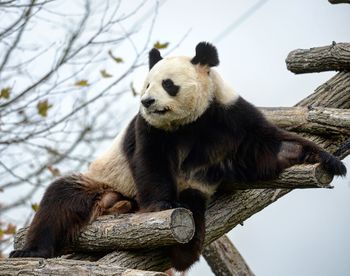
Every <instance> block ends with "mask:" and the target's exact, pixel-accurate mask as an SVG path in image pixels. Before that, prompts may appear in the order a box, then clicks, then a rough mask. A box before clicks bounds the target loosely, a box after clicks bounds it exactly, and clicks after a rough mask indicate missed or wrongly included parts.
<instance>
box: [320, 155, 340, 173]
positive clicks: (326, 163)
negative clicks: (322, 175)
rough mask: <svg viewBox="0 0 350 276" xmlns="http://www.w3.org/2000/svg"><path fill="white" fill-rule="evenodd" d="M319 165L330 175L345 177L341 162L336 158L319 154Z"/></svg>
mask: <svg viewBox="0 0 350 276" xmlns="http://www.w3.org/2000/svg"><path fill="white" fill-rule="evenodd" d="M320 158H321V165H322V167H323V168H324V169H325V170H326V171H327V172H328V173H330V174H333V175H339V176H345V175H346V167H345V165H344V163H343V162H342V161H340V160H339V159H338V158H337V157H335V156H333V155H331V154H329V153H327V152H321V153H320Z"/></svg>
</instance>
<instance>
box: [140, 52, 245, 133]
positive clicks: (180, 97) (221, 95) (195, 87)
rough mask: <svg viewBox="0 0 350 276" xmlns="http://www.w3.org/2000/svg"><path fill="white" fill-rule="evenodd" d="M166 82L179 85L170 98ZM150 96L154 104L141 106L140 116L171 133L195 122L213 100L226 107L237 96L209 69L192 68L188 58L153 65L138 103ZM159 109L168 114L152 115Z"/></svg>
mask: <svg viewBox="0 0 350 276" xmlns="http://www.w3.org/2000/svg"><path fill="white" fill-rule="evenodd" d="M208 73H209V74H208ZM166 79H171V80H172V81H173V82H174V84H175V85H178V86H180V91H179V92H178V94H177V95H176V96H170V95H169V94H168V93H167V92H166V91H165V90H164V88H163V87H162V81H163V80H166ZM149 97H152V98H153V99H155V103H154V104H153V105H151V107H149V108H145V107H144V106H142V105H141V106H140V111H141V114H142V116H143V117H144V118H145V120H146V121H147V122H148V123H149V124H151V125H153V126H154V127H156V128H161V129H164V130H169V131H171V130H176V129H177V128H178V127H179V126H181V125H186V124H188V123H190V122H193V121H195V120H197V119H198V117H200V116H201V115H202V114H203V113H204V112H205V110H206V109H207V108H208V106H209V105H210V102H211V101H212V100H213V99H214V98H215V99H217V100H218V102H220V103H222V104H224V105H229V104H233V103H234V102H235V101H236V100H237V99H238V97H239V96H238V94H237V93H236V92H235V91H234V90H233V89H232V88H231V87H230V86H229V85H227V84H226V83H225V82H224V81H223V80H222V78H221V77H220V76H219V74H218V73H217V72H216V71H215V70H213V69H210V68H209V67H208V66H201V65H193V64H192V63H191V58H189V57H170V58H164V59H162V60H161V61H159V62H158V63H156V64H155V65H154V67H153V68H152V69H151V71H150V72H149V74H148V76H147V79H146V81H145V84H144V87H143V89H142V92H141V100H142V99H146V98H149ZM161 110H168V111H167V112H166V113H165V114H158V113H154V111H161Z"/></svg>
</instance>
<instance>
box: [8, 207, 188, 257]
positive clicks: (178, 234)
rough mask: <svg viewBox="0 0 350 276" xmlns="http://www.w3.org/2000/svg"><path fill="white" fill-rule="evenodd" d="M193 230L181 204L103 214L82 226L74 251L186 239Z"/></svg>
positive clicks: (19, 237)
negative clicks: (153, 211) (155, 208)
mask: <svg viewBox="0 0 350 276" xmlns="http://www.w3.org/2000/svg"><path fill="white" fill-rule="evenodd" d="M27 230H28V229H27V228H23V229H21V230H20V231H18V233H17V234H16V236H15V241H14V247H15V248H16V249H20V248H23V245H24V241H25V235H26V233H27ZM193 234H194V222H193V217H192V214H191V212H190V211H188V210H187V209H184V208H178V209H173V210H166V211H162V212H157V213H144V214H126V215H119V216H103V217H100V218H98V219H97V220H96V221H94V222H93V223H91V224H90V225H88V226H87V227H85V229H84V230H83V232H82V233H81V234H80V236H79V238H78V240H77V242H76V244H75V245H73V248H74V251H83V252H84V251H93V252H96V251H97V252H98V251H104V252H109V251H111V250H115V249H133V248H154V247H162V246H166V245H171V244H176V243H186V242H189V241H190V240H191V238H192V237H193Z"/></svg>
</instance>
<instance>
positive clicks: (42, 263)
mask: <svg viewBox="0 0 350 276" xmlns="http://www.w3.org/2000/svg"><path fill="white" fill-rule="evenodd" d="M0 267H1V271H0V275H14V274H16V275H33V276H35V275H57V276H59V275H62V276H63V275H101V276H102V275H123V276H127V275H130V276H131V275H145V276H165V273H161V272H152V271H140V270H134V269H129V268H123V267H118V266H115V265H110V264H106V263H104V264H102V263H99V262H89V261H77V260H74V261H73V260H66V259H41V258H40V259H38V258H32V259H30V258H28V259H6V260H0ZM14 272H15V273H14Z"/></svg>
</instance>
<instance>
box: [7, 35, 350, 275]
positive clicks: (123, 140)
mask: <svg viewBox="0 0 350 276" xmlns="http://www.w3.org/2000/svg"><path fill="white" fill-rule="evenodd" d="M218 64H219V58H218V53H217V50H216V48H215V47H214V46H213V45H211V44H210V43H207V42H201V43H199V44H198V45H197V46H196V49H195V56H194V57H185V56H176V57H167V58H162V57H161V55H160V52H159V51H158V50H157V49H152V50H151V51H150V52H149V69H150V71H149V73H148V75H147V78H146V80H145V83H144V87H143V89H142V92H141V98H140V109H139V112H138V114H136V115H135V117H134V118H133V119H132V121H131V122H130V123H129V125H128V126H127V127H126V128H125V129H124V130H123V131H121V133H120V134H119V135H118V136H117V137H116V139H115V140H114V141H113V143H112V146H111V147H110V148H109V149H108V150H107V151H106V152H105V153H103V154H102V155H101V156H100V157H98V158H97V159H96V160H95V161H94V162H92V164H91V165H90V167H89V169H88V171H87V172H85V173H82V174H75V175H71V176H66V177H62V178H60V179H57V180H56V181H54V182H53V183H52V184H51V185H50V186H49V187H48V189H47V190H46V192H45V194H44V197H43V199H42V201H41V203H40V208H39V210H38V212H37V213H36V215H35V217H34V219H33V222H32V223H31V226H30V229H29V232H28V235H27V239H26V243H25V246H24V248H23V249H22V250H15V251H13V252H12V253H11V254H10V256H11V257H53V256H57V255H59V254H61V253H62V250H63V248H64V247H65V245H67V243H71V242H72V241H73V240H74V239H75V238H76V236H77V235H78V233H79V231H80V230H81V228H82V227H83V226H84V225H86V224H87V223H89V222H91V221H92V220H93V219H95V218H96V216H99V215H101V214H105V213H108V212H111V211H113V210H115V211H118V208H119V207H120V202H124V203H125V202H128V204H126V205H125V204H124V205H123V204H122V205H123V206H127V208H126V209H125V210H124V211H126V212H132V211H140V212H153V211H160V210H164V209H169V208H175V207H179V206H182V207H186V208H188V209H190V210H191V211H192V213H193V217H194V221H195V227H196V231H195V235H194V237H193V239H192V240H191V241H190V242H189V243H188V244H179V245H176V246H172V247H170V248H168V254H169V256H170V258H171V261H172V264H173V266H174V268H176V269H177V270H186V269H187V268H189V267H190V266H191V265H192V264H193V263H194V262H195V261H196V260H198V258H199V255H200V253H201V250H202V246H203V240H204V232H205V229H204V227H205V218H204V213H205V209H206V205H207V202H208V200H209V199H210V197H211V196H212V195H213V194H214V193H215V192H216V191H217V189H218V187H219V186H220V184H221V183H222V182H223V181H225V182H228V181H229V182H232V183H234V182H237V181H245V182H249V181H258V180H270V179H275V178H277V177H278V176H279V174H280V173H281V172H282V171H283V170H284V169H285V168H287V167H290V166H292V165H294V164H301V163H316V162H320V163H321V164H322V166H323V168H324V169H325V170H326V171H327V172H329V173H330V174H333V175H345V174H346V168H345V166H344V164H343V163H342V162H341V161H340V160H338V159H337V158H336V157H335V156H333V155H331V154H329V153H327V152H326V151H324V150H323V149H321V148H320V147H318V146H317V145H316V144H315V143H313V142H311V141H308V140H305V139H303V138H301V137H299V136H297V135H295V134H292V133H289V132H286V131H284V130H282V129H280V128H278V127H276V126H274V125H273V124H271V123H270V122H268V121H267V120H266V119H265V118H264V116H263V115H262V114H261V112H260V111H259V110H258V109H257V108H256V107H254V106H253V105H252V104H250V103H248V102H247V101H245V100H244V99H243V98H242V97H241V96H239V95H238V94H237V93H236V92H235V91H234V90H233V89H232V88H231V87H230V86H229V85H228V84H227V83H226V82H225V81H224V80H223V79H222V78H221V77H220V75H219V74H218V72H217V71H215V70H214V69H212V67H214V66H217V65H218ZM233 185H234V184H233ZM118 204H119V205H118ZM118 206H119V207H118Z"/></svg>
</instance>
